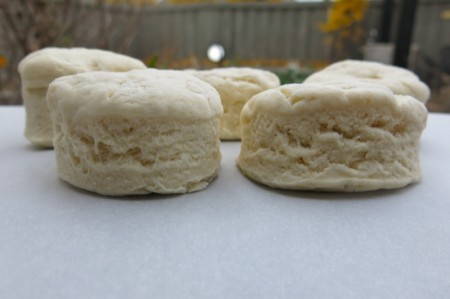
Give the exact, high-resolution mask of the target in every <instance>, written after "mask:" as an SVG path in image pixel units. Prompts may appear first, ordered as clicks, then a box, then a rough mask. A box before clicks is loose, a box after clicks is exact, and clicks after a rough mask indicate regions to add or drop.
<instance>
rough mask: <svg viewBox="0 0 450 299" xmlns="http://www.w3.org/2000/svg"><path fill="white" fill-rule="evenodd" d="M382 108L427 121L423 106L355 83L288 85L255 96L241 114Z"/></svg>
mask: <svg viewBox="0 0 450 299" xmlns="http://www.w3.org/2000/svg"><path fill="white" fill-rule="evenodd" d="M374 104H378V105H384V106H385V107H388V108H390V109H394V110H397V111H403V112H405V114H409V115H414V114H419V115H423V116H424V117H426V114H427V110H426V108H425V106H424V105H423V104H422V103H421V102H419V101H417V100H415V99H413V98H412V97H410V96H399V95H395V94H394V93H393V92H392V91H391V90H390V89H388V88H386V87H384V86H381V85H377V84H370V83H363V82H358V81H351V80H347V81H345V80H344V81H329V82H323V83H303V84H287V85H283V86H280V87H278V88H274V89H271V90H267V91H264V92H262V93H260V94H258V95H256V96H254V97H253V98H252V99H250V101H249V102H248V103H247V105H246V106H245V107H244V110H243V114H244V113H245V114H246V115H248V114H252V113H253V112H254V111H255V110H263V111H268V112H271V113H280V114H296V113H301V112H302V111H307V110H310V109H325V108H326V109H330V108H336V109H338V108H340V107H343V106H349V105H350V106H352V107H354V108H365V107H367V108H368V107H370V106H372V105H374Z"/></svg>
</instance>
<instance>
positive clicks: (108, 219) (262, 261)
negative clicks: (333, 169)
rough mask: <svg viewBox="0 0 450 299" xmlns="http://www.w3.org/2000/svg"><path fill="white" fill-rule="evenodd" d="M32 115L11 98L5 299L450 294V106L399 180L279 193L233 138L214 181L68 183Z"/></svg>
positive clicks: (0, 180) (2, 194)
mask: <svg viewBox="0 0 450 299" xmlns="http://www.w3.org/2000/svg"><path fill="white" fill-rule="evenodd" d="M24 114H25V113H24V110H23V108H22V107H0V129H1V130H0V157H1V158H2V159H1V167H0V188H1V191H0V298H66V299H67V298H258V299H261V298H346V299H348V298H365V299H367V298H384V299H386V298H409V299H411V298H450V195H449V194H450V171H449V169H450V133H449V131H450V115H444V114H430V117H429V120H428V127H427V129H426V130H425V132H424V135H423V137H422V152H421V159H422V168H423V180H422V181H421V182H420V183H418V184H416V185H412V186H409V187H407V188H404V189H400V190H394V191H377V192H366V193H356V194H345V193H316V192H293V191H281V190H274V189H269V188H266V187H264V186H261V185H258V184H255V183H253V182H251V181H249V180H248V179H246V178H245V177H243V176H242V175H241V173H240V172H239V170H238V169H237V167H236V166H235V163H234V161H235V159H236V156H237V154H238V151H239V143H238V142H226V143H223V144H222V153H223V160H222V170H221V172H220V175H219V177H218V179H216V180H215V181H214V183H213V184H212V185H211V186H210V187H209V188H208V189H206V190H204V191H201V192H197V193H193V194H186V195H177V196H162V195H146V196H138V197H130V198H108V197H102V196H98V195H95V194H92V193H88V192H84V191H81V190H79V189H76V188H73V187H71V186H69V185H68V184H66V183H64V182H62V181H61V180H59V179H58V178H57V176H56V172H55V160H54V156H53V151H52V150H41V149H37V148H35V147H33V146H31V145H30V144H29V143H28V141H27V140H26V139H25V138H24V137H23V128H24Z"/></svg>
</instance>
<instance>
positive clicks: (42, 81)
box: [19, 48, 146, 147]
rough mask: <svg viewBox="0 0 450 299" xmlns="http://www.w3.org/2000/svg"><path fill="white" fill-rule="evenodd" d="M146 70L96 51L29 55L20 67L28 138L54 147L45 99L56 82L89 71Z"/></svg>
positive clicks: (131, 61) (141, 65) (51, 50)
mask: <svg viewBox="0 0 450 299" xmlns="http://www.w3.org/2000/svg"><path fill="white" fill-rule="evenodd" d="M145 68H146V66H145V65H144V63H142V62H141V61H139V60H137V59H134V58H131V57H128V56H125V55H121V54H117V53H113V52H109V51H104V50H96V49H85V48H71V49H64V48H45V49H42V50H39V51H36V52H33V53H31V54H29V55H28V56H26V57H25V58H24V59H23V60H22V61H21V62H20V64H19V73H20V76H21V80H22V99H23V103H24V106H25V112H26V124H25V137H26V138H27V139H28V140H30V141H31V142H32V143H33V144H35V145H38V146H43V147H52V146H53V145H52V138H53V132H52V125H51V121H50V116H49V112H48V108H47V102H46V100H45V97H46V93H47V88H48V85H49V84H50V82H52V81H53V80H54V79H55V78H58V77H61V76H65V75H72V74H76V73H83V72H89V71H100V70H102V71H116V72H124V71H129V70H132V69H145Z"/></svg>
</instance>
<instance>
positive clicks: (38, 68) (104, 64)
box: [19, 48, 146, 86]
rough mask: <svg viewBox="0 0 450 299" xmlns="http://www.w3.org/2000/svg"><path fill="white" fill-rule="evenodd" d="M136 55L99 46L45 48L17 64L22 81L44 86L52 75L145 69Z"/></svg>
mask: <svg viewBox="0 0 450 299" xmlns="http://www.w3.org/2000/svg"><path fill="white" fill-rule="evenodd" d="M145 68H146V66H145V64H144V63H143V62H142V61H140V60H137V59H135V58H132V57H129V56H126V55H122V54H118V53H114V52H110V51H105V50H98V49H86V48H45V49H42V50H38V51H36V52H33V53H31V54H29V55H28V56H26V57H25V58H24V59H22V61H21V62H20V64H19V73H20V75H21V77H22V81H24V82H26V83H27V84H30V85H33V86H40V85H42V86H46V85H48V84H49V83H50V82H51V81H52V80H53V79H54V78H57V77H60V76H65V75H71V74H77V73H83V72H89V71H115V72H124V71H129V70H132V69H145Z"/></svg>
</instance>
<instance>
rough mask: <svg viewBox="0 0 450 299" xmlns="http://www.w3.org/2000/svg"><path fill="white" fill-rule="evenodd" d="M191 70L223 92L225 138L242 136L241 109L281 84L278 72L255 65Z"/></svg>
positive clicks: (223, 129) (221, 125) (221, 128)
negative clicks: (255, 66)
mask: <svg viewBox="0 0 450 299" xmlns="http://www.w3.org/2000/svg"><path fill="white" fill-rule="evenodd" d="M190 73H192V74H193V75H195V76H196V77H197V78H199V79H201V80H204V81H206V82H208V83H209V84H211V85H212V86H213V87H214V88H215V89H216V90H217V91H218V92H219V94H220V98H221V101H222V106H223V110H224V113H223V117H222V119H221V121H220V139H222V140H238V139H240V138H241V133H240V125H239V118H240V114H241V110H242V107H244V105H245V103H246V102H247V101H248V100H249V99H250V98H251V97H252V96H254V95H255V94H257V93H260V92H262V91H264V90H266V89H270V88H275V87H278V86H280V80H279V79H278V77H277V76H276V75H275V74H273V73H271V72H269V71H264V70H259V69H253V68H236V67H230V68H216V69H211V70H204V71H190Z"/></svg>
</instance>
